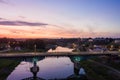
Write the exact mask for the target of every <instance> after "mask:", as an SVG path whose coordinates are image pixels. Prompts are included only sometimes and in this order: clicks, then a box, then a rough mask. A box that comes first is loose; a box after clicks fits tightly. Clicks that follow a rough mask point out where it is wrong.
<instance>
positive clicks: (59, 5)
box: [0, 0, 120, 38]
mask: <svg viewBox="0 0 120 80" xmlns="http://www.w3.org/2000/svg"><path fill="white" fill-rule="evenodd" d="M0 37H7V38H78V37H80V38H87V37H92V38H95V37H113V38H120V0H0Z"/></svg>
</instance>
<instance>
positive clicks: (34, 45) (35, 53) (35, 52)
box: [34, 44, 36, 55]
mask: <svg viewBox="0 0 120 80" xmlns="http://www.w3.org/2000/svg"><path fill="white" fill-rule="evenodd" d="M34 52H35V55H36V44H35V45H34Z"/></svg>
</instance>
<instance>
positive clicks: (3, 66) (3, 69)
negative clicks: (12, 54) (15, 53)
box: [0, 59, 20, 80]
mask: <svg viewBox="0 0 120 80" xmlns="http://www.w3.org/2000/svg"><path fill="white" fill-rule="evenodd" d="M19 63H20V62H19V61H15V60H8V59H0V80H5V79H6V78H7V76H8V75H9V74H10V73H11V72H12V71H13V70H14V68H15V67H16V66H17V65H18V64H19Z"/></svg>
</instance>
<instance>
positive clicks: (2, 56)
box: [0, 51, 120, 58]
mask: <svg viewBox="0 0 120 80" xmlns="http://www.w3.org/2000/svg"><path fill="white" fill-rule="evenodd" d="M103 55H106V56H113V55H120V52H118V51H107V52H41V53H34V52H31V53H29V52H28V53H0V58H14V57H19V58H20V57H22V58H23V57H39V56H103Z"/></svg>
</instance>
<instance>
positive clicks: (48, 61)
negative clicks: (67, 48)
mask: <svg viewBox="0 0 120 80" xmlns="http://www.w3.org/2000/svg"><path fill="white" fill-rule="evenodd" d="M84 59H85V58H83V57H81V56H71V57H38V58H37V57H34V58H26V59H24V61H22V62H21V64H20V65H18V66H17V67H16V68H15V70H14V71H13V72H12V73H11V74H10V75H9V76H8V78H7V80H21V79H22V80H48V79H52V80H55V79H56V80H58V79H59V80H60V79H62V80H87V77H86V72H85V70H84V68H83V67H82V65H80V61H81V60H84ZM25 68H27V70H25Z"/></svg>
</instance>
